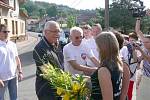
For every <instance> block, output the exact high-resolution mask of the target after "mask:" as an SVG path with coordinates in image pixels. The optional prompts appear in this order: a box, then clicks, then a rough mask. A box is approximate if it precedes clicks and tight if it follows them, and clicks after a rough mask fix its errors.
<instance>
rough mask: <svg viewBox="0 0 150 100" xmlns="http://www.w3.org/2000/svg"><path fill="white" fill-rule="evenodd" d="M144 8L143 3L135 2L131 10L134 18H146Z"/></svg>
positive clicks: (137, 0) (138, 0)
mask: <svg viewBox="0 0 150 100" xmlns="http://www.w3.org/2000/svg"><path fill="white" fill-rule="evenodd" d="M144 8H145V6H144V5H143V1H141V0H133V2H132V3H131V5H130V7H129V10H131V12H132V16H133V17H144V16H145V15H146V10H144Z"/></svg>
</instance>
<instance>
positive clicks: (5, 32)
mask: <svg viewBox="0 0 150 100" xmlns="http://www.w3.org/2000/svg"><path fill="white" fill-rule="evenodd" d="M1 32H3V33H9V32H10V31H1Z"/></svg>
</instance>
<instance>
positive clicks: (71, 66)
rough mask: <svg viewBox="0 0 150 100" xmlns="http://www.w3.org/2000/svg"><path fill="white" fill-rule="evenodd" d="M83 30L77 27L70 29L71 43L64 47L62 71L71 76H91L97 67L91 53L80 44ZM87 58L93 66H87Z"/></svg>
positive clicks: (97, 64) (96, 62)
mask: <svg viewBox="0 0 150 100" xmlns="http://www.w3.org/2000/svg"><path fill="white" fill-rule="evenodd" d="M82 37H83V30H82V29H81V28H79V27H73V28H71V29H70V40H71V42H70V43H69V44H67V45H65V46H64V49H63V54H64V70H65V71H67V72H70V73H71V74H73V75H75V74H86V75H91V74H92V73H93V72H94V71H95V70H96V69H97V67H98V66H100V64H99V62H98V60H97V59H96V58H95V57H94V55H93V52H92V51H91V50H90V49H89V48H88V47H87V46H86V45H85V44H84V43H82ZM87 58H89V59H90V60H91V61H92V62H93V63H94V64H95V66H92V67H88V66H87Z"/></svg>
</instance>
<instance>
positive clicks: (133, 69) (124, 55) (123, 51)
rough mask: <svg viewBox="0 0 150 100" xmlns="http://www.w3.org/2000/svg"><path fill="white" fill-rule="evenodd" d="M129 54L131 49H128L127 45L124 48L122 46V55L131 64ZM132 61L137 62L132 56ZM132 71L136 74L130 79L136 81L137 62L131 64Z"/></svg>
mask: <svg viewBox="0 0 150 100" xmlns="http://www.w3.org/2000/svg"><path fill="white" fill-rule="evenodd" d="M128 54H129V51H128V48H127V46H123V47H122V48H121V50H120V55H121V56H122V57H123V59H124V60H125V61H126V62H127V63H128V64H129V60H128ZM132 62H135V61H134V59H133V58H132V59H131V63H132ZM129 67H130V71H131V72H132V73H134V72H135V74H134V76H133V77H132V78H131V79H130V80H132V81H135V80H136V79H135V78H136V71H135V70H136V68H137V63H134V64H131V65H130V66H129Z"/></svg>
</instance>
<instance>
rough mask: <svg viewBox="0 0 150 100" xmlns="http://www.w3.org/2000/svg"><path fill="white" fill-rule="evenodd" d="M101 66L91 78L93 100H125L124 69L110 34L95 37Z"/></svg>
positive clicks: (117, 46) (115, 41)
mask: <svg viewBox="0 0 150 100" xmlns="http://www.w3.org/2000/svg"><path fill="white" fill-rule="evenodd" d="M96 44H97V47H98V51H99V53H100V54H101V55H100V57H99V58H100V62H101V65H100V67H99V68H98V70H96V71H95V72H94V73H93V75H92V76H91V82H92V94H91V98H92V99H93V100H125V98H126V95H127V90H128V88H126V86H128V85H125V84H126V83H125V80H126V78H125V77H124V76H126V74H125V72H126V68H124V64H123V62H122V60H121V58H120V56H119V44H118V41H117V39H116V37H115V35H114V34H113V33H112V32H102V33H101V34H99V35H98V36H97V37H96Z"/></svg>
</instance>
